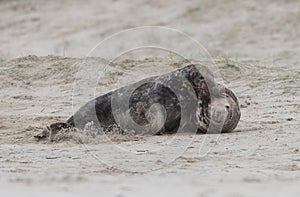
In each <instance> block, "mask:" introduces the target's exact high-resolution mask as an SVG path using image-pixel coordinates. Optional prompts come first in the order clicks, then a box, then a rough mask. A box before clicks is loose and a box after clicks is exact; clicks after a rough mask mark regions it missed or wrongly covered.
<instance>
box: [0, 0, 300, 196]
mask: <svg viewBox="0 0 300 197" xmlns="http://www.w3.org/2000/svg"><path fill="white" fill-rule="evenodd" d="M0 13H1V14H0V16H1V17H0V46H1V47H0V65H1V66H0V80H1V84H0V92H1V94H0V97H1V100H0V112H1V113H0V195H1V196H41V195H42V196H53V195H56V196H82V195H88V196H100V195H101V196H118V197H121V196H153V195H154V194H155V195H157V196H167V195H168V196H171V195H172V196H183V195H186V196H220V195H222V196H258V195H260V196H283V195H285V196H298V195H299V193H300V189H299V185H300V151H299V148H300V133H299V129H300V113H299V110H300V91H299V90H300V60H299V57H300V39H299V37H300V24H299V20H300V2H299V1H296V0H285V1H284V0H276V1H271V0H265V1H233V0H216V1H196V0H191V1H176V0H174V1H161V2H158V1H117V0H114V1H96V0H87V1H83V0H77V1H70V0H66V1H58V0H55V1H45V0H42V1H34V0H24V1H13V0H12V1H8V0H2V1H0ZM145 25H147V26H148V25H150V26H152V25H154V26H167V27H170V28H175V29H178V30H180V31H183V32H185V33H187V34H189V35H190V36H191V37H192V38H194V39H196V40H198V41H199V42H200V43H201V44H202V45H203V46H204V47H205V48H206V49H207V50H208V51H209V53H210V54H211V56H212V58H213V60H214V61H215V63H216V65H217V66H218V72H219V73H220V74H221V75H222V78H223V81H222V82H223V83H225V85H227V86H228V87H230V88H232V89H233V90H234V91H235V92H236V94H237V96H238V97H239V99H240V104H241V108H242V119H241V121H240V123H239V125H238V128H237V129H236V131H237V132H235V133H229V134H222V135H220V136H216V135H195V136H193V135H182V136H176V137H174V136H152V137H136V136H118V135H112V136H109V137H110V140H111V141H112V142H113V143H111V142H110V141H109V140H107V139H106V137H105V136H98V137H96V138H93V139H89V138H88V139H86V138H85V137H84V136H79V135H72V134H70V135H69V136H68V135H65V136H60V137H61V138H57V140H56V141H55V142H49V141H40V142H38V141H36V140H35V139H34V138H33V135H34V134H35V133H37V132H39V131H41V130H42V129H43V128H44V127H45V126H46V125H48V124H50V123H53V122H56V121H64V120H66V118H68V117H69V116H70V115H71V114H72V113H73V110H76V109H77V107H78V106H77V105H79V104H80V103H82V102H84V101H85V99H88V98H90V97H91V96H93V95H92V93H91V92H84V91H81V90H84V89H89V90H90V89H91V86H92V87H93V85H94V84H89V83H88V82H87V81H86V76H79V77H78V76H77V78H76V77H75V76H76V73H77V71H78V69H79V68H80V66H81V65H83V64H88V65H93V66H95V67H92V66H90V67H89V70H88V69H87V70H86V72H87V74H92V73H93V71H94V69H98V67H99V66H100V67H101V66H102V67H103V66H104V65H106V64H107V62H108V60H106V59H102V57H98V58H97V57H89V58H84V57H85V55H86V54H87V53H88V52H89V51H90V50H91V49H92V48H93V47H94V46H95V45H96V44H97V43H99V42H100V41H102V40H103V39H105V38H106V37H108V36H111V35H112V34H114V33H117V32H119V31H121V30H124V29H128V28H134V27H137V26H145ZM180 44H181V43H178V45H179V46H180ZM184 64H185V62H183V61H180V60H178V59H176V58H173V57H170V56H168V55H166V56H162V57H155V56H153V57H149V58H146V59H145V58H140V59H125V60H124V59H123V60H118V61H117V62H116V64H115V65H112V66H110V67H108V69H107V72H106V73H104V75H103V78H102V79H101V84H98V87H97V90H96V93H97V94H98V95H100V94H102V93H105V92H107V91H109V90H110V89H114V88H117V87H120V86H122V85H124V84H127V83H129V82H131V81H136V80H138V79H142V78H145V77H147V76H151V75H155V74H161V73H164V72H166V71H169V70H173V69H175V68H177V67H180V66H182V65H184ZM75 79H76V84H77V85H78V84H80V85H81V86H80V87H79V88H78V90H77V91H76V92H75V96H77V97H76V98H80V99H81V100H80V99H79V100H78V102H77V103H76V102H75V104H77V105H76V107H75V109H74V108H72V102H73V104H74V100H72V96H74V89H73V85H74V80H75ZM189 142H191V144H189ZM203 144H204V148H202V149H201V147H202V145H203ZM116 145H117V147H121V148H114V147H116ZM178 147H184V148H185V149H186V151H185V152H184V153H181V152H180V151H179V152H178ZM160 149H162V151H156V150H160ZM124 150H125V151H124ZM206 150H210V151H209V153H208V154H207V155H205V156H202V155H201V154H202V151H203V152H205V151H206ZM173 159H174V161H173ZM166 163H170V164H168V165H165V164H166Z"/></svg>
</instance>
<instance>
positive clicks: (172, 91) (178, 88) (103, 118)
mask: <svg viewBox="0 0 300 197" xmlns="http://www.w3.org/2000/svg"><path fill="white" fill-rule="evenodd" d="M183 116H185V117H183ZM240 117H241V112H240V107H239V102H238V99H237V97H236V96H235V94H234V93H233V92H232V91H231V90H230V89H228V88H226V87H225V86H224V85H221V84H218V83H216V82H215V80H214V77H213V74H212V72H211V71H210V70H209V69H208V68H207V67H205V66H199V65H193V64H191V65H187V66H185V67H183V68H180V69H178V70H175V71H172V72H170V73H167V74H164V75H161V76H155V77H150V78H147V79H145V80H142V81H140V82H138V83H135V84H132V85H129V86H126V87H123V88H120V89H118V90H116V91H112V92H109V93H107V94H104V95H102V96H99V97H97V98H95V99H93V100H91V101H89V102H88V103H86V104H85V105H83V106H82V107H81V108H80V109H79V110H78V111H77V112H76V113H75V114H74V115H73V116H71V117H70V118H69V119H68V120H67V121H66V122H65V123H55V124H54V125H52V126H51V127H52V128H58V129H59V128H67V127H76V128H79V129H82V130H83V129H84V128H85V126H86V125H87V124H88V123H91V122H92V123H93V124H95V125H96V126H101V127H102V128H103V129H104V130H109V129H110V128H111V127H112V125H120V128H121V129H132V128H137V129H136V130H139V129H138V128H144V126H146V125H149V124H151V122H153V121H156V122H157V125H156V127H155V124H154V129H153V128H152V129H149V128H150V127H147V128H148V129H146V130H147V131H143V132H137V133H140V134H164V133H168V134H172V133H176V132H177V131H178V129H179V127H180V125H183V126H182V128H181V130H184V131H188V130H196V131H197V132H198V133H208V132H210V133H216V132H231V131H233V130H234V129H235V128H236V126H237V124H238V122H239V120H240ZM183 119H184V120H183ZM127 120H130V121H127ZM56 125H57V126H56ZM152 125H153V124H152ZM139 126H140V127H139ZM209 128H210V129H209ZM144 130H145V129H144Z"/></svg>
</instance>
